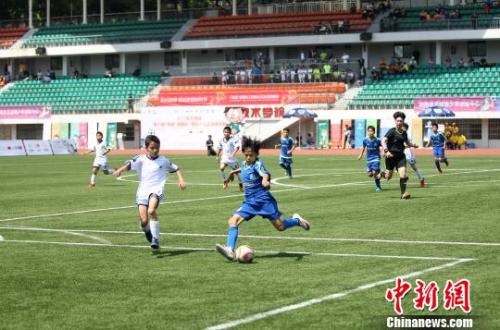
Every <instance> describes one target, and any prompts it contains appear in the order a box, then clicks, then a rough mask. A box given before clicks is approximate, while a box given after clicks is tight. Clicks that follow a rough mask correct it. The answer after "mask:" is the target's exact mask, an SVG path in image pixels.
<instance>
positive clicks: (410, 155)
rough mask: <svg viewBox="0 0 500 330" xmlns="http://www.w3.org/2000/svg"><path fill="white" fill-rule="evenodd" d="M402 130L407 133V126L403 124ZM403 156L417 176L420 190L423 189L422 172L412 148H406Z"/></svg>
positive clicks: (423, 179)
mask: <svg viewBox="0 0 500 330" xmlns="http://www.w3.org/2000/svg"><path fill="white" fill-rule="evenodd" d="M403 129H404V130H405V131H406V132H408V124H407V123H404V124H403ZM404 152H405V156H406V162H407V163H408V164H410V166H411V168H412V169H413V170H414V171H415V174H416V175H417V178H418V180H419V181H420V188H424V187H425V178H424V175H423V174H422V172H420V170H419V169H418V167H417V158H415V154H414V153H413V148H411V147H407V148H405V151H404Z"/></svg>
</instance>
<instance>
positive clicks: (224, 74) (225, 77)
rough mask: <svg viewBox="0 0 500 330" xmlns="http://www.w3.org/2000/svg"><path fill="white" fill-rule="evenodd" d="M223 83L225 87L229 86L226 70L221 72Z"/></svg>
mask: <svg viewBox="0 0 500 330" xmlns="http://www.w3.org/2000/svg"><path fill="white" fill-rule="evenodd" d="M221 81H222V84H223V85H227V70H226V68H224V69H222V71H221Z"/></svg>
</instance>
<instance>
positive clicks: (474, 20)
mask: <svg viewBox="0 0 500 330" xmlns="http://www.w3.org/2000/svg"><path fill="white" fill-rule="evenodd" d="M470 20H471V23H472V28H473V29H474V30H476V29H477V22H478V20H479V15H478V14H476V13H473V14H472V15H471V17H470Z"/></svg>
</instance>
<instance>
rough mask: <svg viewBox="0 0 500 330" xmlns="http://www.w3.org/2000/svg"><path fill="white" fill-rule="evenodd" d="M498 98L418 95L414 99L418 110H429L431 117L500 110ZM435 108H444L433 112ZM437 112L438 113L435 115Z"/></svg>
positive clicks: (415, 107)
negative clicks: (454, 113) (449, 112)
mask: <svg viewBox="0 0 500 330" xmlns="http://www.w3.org/2000/svg"><path fill="white" fill-rule="evenodd" d="M498 101H499V100H498V99H495V98H494V97H487V96H468V97H418V98H415V100H414V109H415V111H416V112H419V113H420V112H423V111H429V113H430V116H431V117H434V116H436V117H442V116H445V115H442V114H446V116H453V115H451V114H449V115H448V111H451V112H452V113H453V112H488V111H499V109H500V107H499V106H498ZM433 109H437V110H442V111H437V112H432V110H433ZM434 113H436V114H437V115H433V114H434Z"/></svg>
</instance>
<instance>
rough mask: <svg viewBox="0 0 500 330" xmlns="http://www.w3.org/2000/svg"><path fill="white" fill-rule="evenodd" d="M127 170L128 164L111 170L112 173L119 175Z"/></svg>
mask: <svg viewBox="0 0 500 330" xmlns="http://www.w3.org/2000/svg"><path fill="white" fill-rule="evenodd" d="M128 170H129V164H125V165H123V166H122V167H119V168H117V169H116V170H115V171H114V172H113V175H114V176H116V177H119V176H120V175H122V173H123V172H127V171H128Z"/></svg>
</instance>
